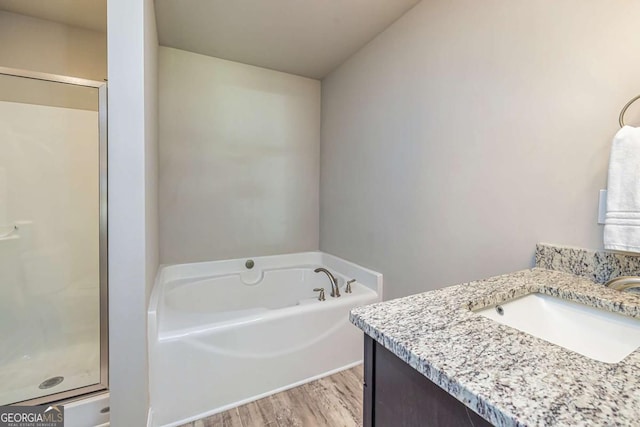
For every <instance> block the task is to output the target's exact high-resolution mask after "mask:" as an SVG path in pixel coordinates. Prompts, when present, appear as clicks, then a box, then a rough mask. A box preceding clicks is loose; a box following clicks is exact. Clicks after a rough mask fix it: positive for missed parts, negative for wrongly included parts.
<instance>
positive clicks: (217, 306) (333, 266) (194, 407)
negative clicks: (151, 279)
mask: <svg viewBox="0 0 640 427" xmlns="http://www.w3.org/2000/svg"><path fill="white" fill-rule="evenodd" d="M252 260H253V261H254V262H255V266H254V267H253V268H252V269H247V268H246V267H245V262H246V261H247V259H246V258H243V259H236V260H228V261H215V262H205V263H197V264H182V265H172V266H165V267H162V268H161V269H160V271H159V273H158V277H157V279H156V283H155V285H154V288H153V291H152V294H151V300H150V303H149V319H148V321H149V366H150V378H149V387H150V405H151V416H152V425H154V426H175V425H180V424H182V423H185V422H188V421H192V420H195V419H198V418H202V417H204V416H207V415H211V414H214V413H217V412H221V411H224V410H226V409H229V408H232V407H235V406H238V405H240V404H243V403H246V402H249V401H252V400H256V399H258V398H261V397H264V396H267V395H269V394H273V393H276V392H278V391H282V390H285V389H287V388H290V387H294V386H296V385H299V384H303V383H305V382H308V381H311V380H314V379H317V378H320V377H323V376H325V375H330V374H332V373H334V372H337V371H340V370H343V369H347V368H350V367H352V366H354V365H356V364H358V363H360V362H361V361H362V334H361V333H360V331H359V330H358V329H357V328H355V327H354V326H352V325H351V324H350V323H349V321H348V316H349V310H350V309H351V308H353V307H355V306H359V305H364V304H370V303H373V302H376V301H379V300H380V296H381V295H382V275H381V274H379V273H376V272H373V271H371V270H367V269H365V268H362V267H359V266H357V265H355V264H353V263H350V262H347V261H344V260H342V259H340V258H337V257H334V256H332V255H328V254H325V253H321V252H306V253H299V254H291V255H278V256H269V257H259V258H252ZM317 267H324V268H326V269H328V270H329V271H331V272H332V273H333V274H334V275H335V276H336V278H337V279H338V283H339V286H340V292H341V295H342V296H341V297H340V298H332V297H331V296H330V294H331V285H330V281H329V279H328V277H327V275H325V274H324V273H314V272H313V270H314V269H315V268H317ZM351 279H356V282H355V283H354V284H353V285H352V289H353V292H352V293H346V292H345V283H346V281H347V280H351ZM318 287H321V288H324V289H325V292H326V301H318V293H317V292H314V291H313V289H314V288H318Z"/></svg>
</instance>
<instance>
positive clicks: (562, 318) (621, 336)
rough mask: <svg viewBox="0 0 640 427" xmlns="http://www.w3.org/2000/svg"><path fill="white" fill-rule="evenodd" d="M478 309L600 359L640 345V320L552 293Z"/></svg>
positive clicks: (619, 356)
mask: <svg viewBox="0 0 640 427" xmlns="http://www.w3.org/2000/svg"><path fill="white" fill-rule="evenodd" d="M475 312H476V313H478V314H480V315H482V316H484V317H488V318H489V319H492V320H495V321H496V322H499V323H502V324H504V325H507V326H510V327H512V328H515V329H518V330H520V331H522V332H526V333H528V334H530V335H533V336H534V337H537V338H540V339H543V340H545V341H548V342H550V343H553V344H556V345H559V346H561V347H564V348H566V349H569V350H572V351H575V352H576V353H579V354H581V355H583V356H586V357H589V358H591V359H594V360H598V361H600V362H605V363H618V362H620V361H621V360H622V359H624V358H625V357H627V356H628V355H629V354H631V353H632V352H633V351H634V350H636V349H637V348H638V347H640V319H635V318H633V317H628V316H624V315H621V314H617V313H612V312H609V311H605V310H600V309H597V308H594V307H589V306H586V305H583V304H578V303H574V302H571V301H567V300H563V299H560V298H555V297H552V296H549V295H544V294H538V293H534V294H529V295H525V296H523V297H520V298H518V299H515V300H512V301H508V302H505V303H502V304H499V305H497V306H491V307H485V308H482V309H479V310H476V311H475ZM499 312H502V314H500V313H499Z"/></svg>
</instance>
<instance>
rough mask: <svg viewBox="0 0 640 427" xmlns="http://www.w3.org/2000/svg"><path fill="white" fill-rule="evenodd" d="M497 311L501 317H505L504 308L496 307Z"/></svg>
mask: <svg viewBox="0 0 640 427" xmlns="http://www.w3.org/2000/svg"><path fill="white" fill-rule="evenodd" d="M496 311H497V312H498V314H499V315H500V316H503V315H504V308H502V306H500V305H496Z"/></svg>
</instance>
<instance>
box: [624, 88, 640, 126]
mask: <svg viewBox="0 0 640 427" xmlns="http://www.w3.org/2000/svg"><path fill="white" fill-rule="evenodd" d="M638 99H640V95H638V96H636V97H635V98H633V99H631V101H629V102H627V104H626V105H625V106H624V107H622V111H620V127H623V126H624V113H626V112H627V109H628V108H629V107H630V106H631V104H633V103H634V102H636V101H637V100H638Z"/></svg>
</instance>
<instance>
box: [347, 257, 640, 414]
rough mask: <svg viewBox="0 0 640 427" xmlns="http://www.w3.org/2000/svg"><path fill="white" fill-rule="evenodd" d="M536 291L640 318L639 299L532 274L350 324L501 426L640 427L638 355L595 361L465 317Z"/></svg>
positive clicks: (383, 307) (428, 296)
mask: <svg viewBox="0 0 640 427" xmlns="http://www.w3.org/2000/svg"><path fill="white" fill-rule="evenodd" d="M536 291H537V292H542V293H545V294H550V295H555V296H561V297H562V298H566V299H570V300H573V301H576V302H581V303H584V304H588V305H592V306H597V307H602V308H605V309H608V310H611V311H616V312H622V313H625V314H628V315H630V316H633V317H637V318H640V296H638V295H634V294H627V293H620V292H618V291H614V290H611V289H608V288H605V287H604V286H601V285H597V284H595V283H594V282H593V281H591V280H589V279H586V278H583V277H578V276H575V275H572V274H568V273H564V272H558V271H550V270H545V269H540V268H534V269H532V270H525V271H519V272H516V273H512V274H507V275H503V276H497V277H492V278H489V279H486V280H481V281H476V282H470V283H465V284H461V285H456V286H451V287H448V288H444V289H439V290H435V291H431V292H426V293H422V294H417V295H412V296H408V297H405V298H400V299H396V300H391V301H386V302H382V303H378V304H373V305H369V306H364V307H358V308H355V309H353V310H352V311H351V315H350V319H351V322H352V323H354V324H355V325H356V326H358V327H359V328H360V329H362V330H363V331H364V332H365V333H366V334H368V335H369V336H371V337H372V338H374V339H375V340H376V341H378V342H379V343H380V344H382V345H383V346H384V347H386V348H387V349H389V350H390V351H392V352H393V353H395V354H396V355H397V356H398V357H400V358H401V359H402V360H404V361H405V362H406V363H408V364H409V365H410V366H412V367H413V368H415V369H416V370H418V371H419V372H420V373H422V374H423V375H424V376H426V377H427V378H429V379H430V380H431V381H433V382H435V383H436V384H438V385H439V386H440V387H442V388H443V389H444V390H446V391H448V392H449V393H450V394H451V395H453V396H455V397H456V398H457V399H458V400H460V401H462V402H464V403H465V404H466V405H467V406H468V407H470V408H471V409H473V410H474V411H475V412H477V413H478V414H480V415H481V416H482V417H484V418H485V419H487V420H488V421H490V422H491V423H493V424H495V425H497V426H593V425H599V426H601V425H606V426H613V425H620V426H629V425H638V424H639V423H640V350H636V351H635V352H633V353H632V354H630V355H629V356H628V357H626V358H625V359H624V360H623V361H622V362H620V363H618V364H607V363H603V362H598V361H595V360H592V359H589V358H587V357H584V356H582V355H580V354H577V353H574V352H572V351H570V350H566V349H564V348H562V347H559V346H556V345H553V344H551V343H548V342H546V341H543V340H540V339H537V338H535V337H533V336H530V335H528V334H525V333H523V332H520V331H518V330H516V329H512V328H510V327H508V326H504V325H501V324H499V323H496V322H494V321H492V320H489V319H487V318H484V317H482V316H480V315H477V314H475V313H473V312H471V311H470V310H469V309H470V308H480V307H483V306H487V305H493V304H496V303H499V302H504V301H506V300H509V299H513V298H514V297H516V296H519V295H524V294H527V293H530V292H536ZM585 339H588V337H585Z"/></svg>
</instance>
